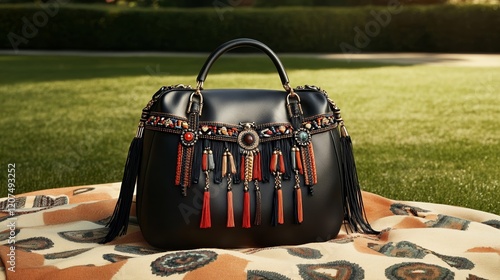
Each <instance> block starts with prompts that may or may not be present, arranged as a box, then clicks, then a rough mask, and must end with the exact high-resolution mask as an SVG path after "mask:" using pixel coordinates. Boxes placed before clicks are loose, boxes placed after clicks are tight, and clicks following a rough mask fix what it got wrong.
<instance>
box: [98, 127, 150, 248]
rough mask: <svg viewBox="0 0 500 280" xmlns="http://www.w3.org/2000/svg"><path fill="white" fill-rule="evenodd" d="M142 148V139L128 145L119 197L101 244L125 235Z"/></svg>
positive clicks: (136, 139) (136, 138) (137, 138)
mask: <svg viewBox="0 0 500 280" xmlns="http://www.w3.org/2000/svg"><path fill="white" fill-rule="evenodd" d="M141 128H142V127H140V128H139V130H140V129H141ZM142 146H143V139H142V137H135V138H134V140H132V143H131V144H130V147H129V151H128V156H127V161H126V163H125V168H124V172H123V179H122V184H121V189H120V195H119V196H118V200H117V202H116V206H115V209H114V211H113V214H112V216H111V219H110V220H109V222H108V224H107V225H106V227H108V228H109V231H108V233H107V234H106V236H105V237H104V239H103V240H102V241H101V243H107V242H109V241H111V240H113V239H115V238H116V237H117V236H119V235H123V234H125V233H127V229H128V222H129V218H130V209H131V207H132V199H133V196H134V189H135V184H136V181H137V175H138V173H139V167H140V161H141V157H142Z"/></svg>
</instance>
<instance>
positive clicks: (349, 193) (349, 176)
mask: <svg viewBox="0 0 500 280" xmlns="http://www.w3.org/2000/svg"><path fill="white" fill-rule="evenodd" d="M340 144H341V149H342V151H341V162H342V173H343V178H344V179H343V200H344V218H345V220H346V221H347V223H348V225H349V227H350V229H351V230H353V231H355V232H363V233H367V234H378V233H379V232H378V231H376V230H374V229H373V228H372V227H371V225H370V223H369V222H368V219H367V218H366V213H365V210H364V205H363V198H362V196H361V188H360V186H359V181H358V175H357V171H356V163H355V161H354V154H353V150H352V141H351V137H350V136H349V135H346V136H342V137H341V138H340Z"/></svg>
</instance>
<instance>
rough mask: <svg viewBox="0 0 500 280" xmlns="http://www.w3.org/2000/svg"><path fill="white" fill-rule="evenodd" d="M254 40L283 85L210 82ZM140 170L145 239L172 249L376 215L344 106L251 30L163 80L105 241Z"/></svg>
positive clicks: (120, 226) (318, 228)
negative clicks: (293, 71)
mask: <svg viewBox="0 0 500 280" xmlns="http://www.w3.org/2000/svg"><path fill="white" fill-rule="evenodd" d="M239 47H252V48H256V49H259V50H261V51H262V52H264V53H265V54H267V56H269V58H270V59H271V60H272V61H273V63H274V65H275V66H276V70H277V71H278V74H279V77H280V79H281V84H282V85H283V88H284V90H267V89H266V90H264V89H204V87H203V84H204V82H205V80H206V77H207V74H208V72H209V70H210V67H211V66H212V65H213V64H214V62H215V61H216V60H217V58H218V57H220V56H221V55H222V54H224V53H225V52H227V51H229V50H232V49H235V48H239ZM136 182H137V197H136V202H137V205H136V206H137V219H138V223H139V225H140V228H141V232H142V234H143V236H144V239H145V240H146V241H147V242H148V243H150V244H151V245H152V246H155V247H158V248H164V249H190V248H200V247H212V248H213V247H217V248H238V247H263V246H276V245H293V244H301V243H307V242H314V241H320V240H327V239H330V238H334V237H335V236H336V235H337V234H338V232H339V230H340V227H341V225H342V224H343V221H345V224H346V225H348V226H349V227H350V228H351V229H352V230H354V231H362V232H365V233H376V231H375V230H373V229H372V228H371V226H370V225H369V223H368V222H367V220H366V217H365V215H364V210H363V203H362V198H361V192H360V188H359V184H358V179H357V175H356V167H355V164H354V159H353V154H352V148H351V140H350V137H349V135H348V134H347V130H346V128H345V126H344V122H343V120H342V118H341V116H340V110H339V109H338V108H337V106H336V105H335V103H334V102H333V101H332V100H331V99H330V98H329V97H328V95H327V93H326V92H325V91H323V90H321V89H320V88H318V87H315V86H302V87H296V88H292V87H291V86H290V85H289V81H288V77H287V74H286V72H285V69H284V68H283V65H282V64H281V62H280V60H279V59H278V57H277V56H276V54H275V53H274V52H273V51H272V50H271V49H269V48H268V47H267V46H266V45H264V44H262V43H261V42H259V41H256V40H252V39H236V40H232V41H229V42H227V43H225V44H223V45H221V46H220V47H219V48H217V49H216V50H215V51H214V52H213V53H212V54H211V55H210V56H209V57H208V59H207V61H206V62H205V64H204V65H203V67H202V68H201V71H200V73H199V75H198V78H197V85H196V87H195V88H191V87H190V86H183V85H177V86H168V87H162V88H160V90H159V91H158V92H156V93H155V94H154V95H153V97H152V100H151V101H150V102H149V103H148V104H147V106H146V107H145V108H144V109H143V111H142V115H141V119H140V123H139V128H138V130H137V134H136V136H135V138H134V140H133V142H132V144H131V146H130V150H129V155H128V158H127V162H126V166H125V172H124V176H123V182H122V187H121V192H120V196H119V199H118V202H117V205H116V208H115V211H114V213H113V216H112V217H111V220H110V222H109V224H108V227H109V228H110V230H109V232H108V235H107V236H106V238H105V240H104V242H108V241H110V240H112V239H114V238H115V237H116V236H118V235H121V234H124V233H125V232H126V230H127V225H128V220H129V212H130V207H131V202H132V197H133V192H134V187H135V184H136Z"/></svg>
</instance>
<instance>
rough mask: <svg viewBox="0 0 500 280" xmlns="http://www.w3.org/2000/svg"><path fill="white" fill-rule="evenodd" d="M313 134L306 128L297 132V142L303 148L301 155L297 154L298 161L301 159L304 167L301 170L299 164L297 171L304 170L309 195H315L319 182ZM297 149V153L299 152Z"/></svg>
mask: <svg viewBox="0 0 500 280" xmlns="http://www.w3.org/2000/svg"><path fill="white" fill-rule="evenodd" d="M311 138H312V137H311V133H310V132H309V130H307V129H305V128H301V129H299V130H296V131H295V141H296V143H297V144H298V145H299V146H301V148H300V149H298V148H297V149H298V150H300V155H297V154H298V153H296V161H298V157H300V159H301V162H302V166H301V168H299V166H298V164H297V169H298V170H299V173H300V169H303V173H304V184H305V185H306V186H308V188H309V195H312V194H313V186H314V185H315V184H316V183H317V182H318V175H317V173H316V160H315V158H314V148H313V144H312V141H311ZM297 149H296V152H297Z"/></svg>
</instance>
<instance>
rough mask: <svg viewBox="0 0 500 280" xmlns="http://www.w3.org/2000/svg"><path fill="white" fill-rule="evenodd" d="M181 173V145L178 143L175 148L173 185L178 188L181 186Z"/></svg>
mask: <svg viewBox="0 0 500 280" xmlns="http://www.w3.org/2000/svg"><path fill="white" fill-rule="evenodd" d="M181 173H182V144H181V143H179V145H178V146H177V166H176V168H175V185H176V186H179V185H180V184H181Z"/></svg>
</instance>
